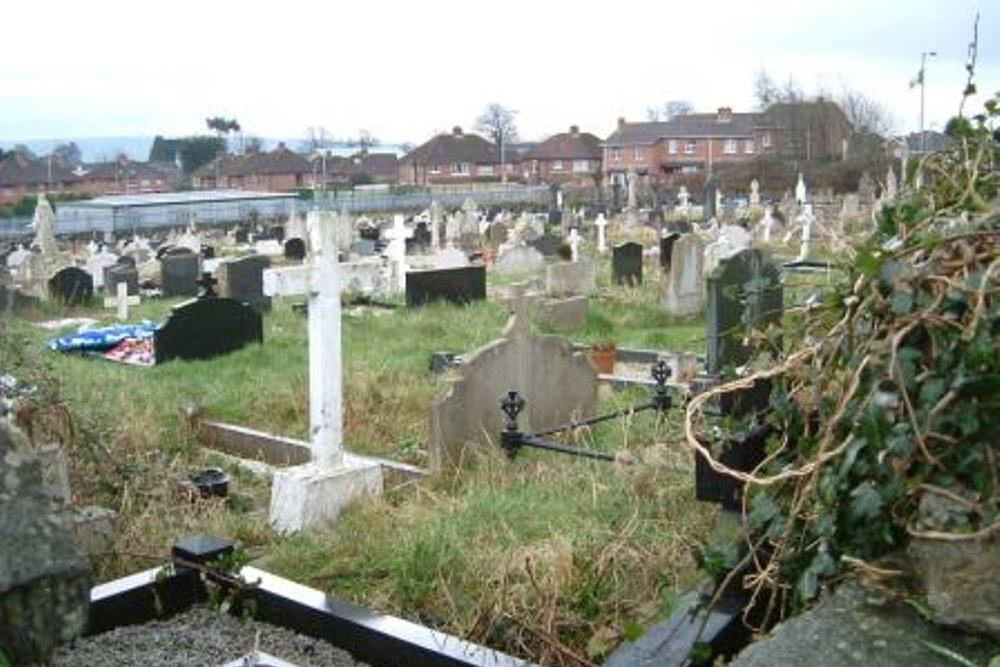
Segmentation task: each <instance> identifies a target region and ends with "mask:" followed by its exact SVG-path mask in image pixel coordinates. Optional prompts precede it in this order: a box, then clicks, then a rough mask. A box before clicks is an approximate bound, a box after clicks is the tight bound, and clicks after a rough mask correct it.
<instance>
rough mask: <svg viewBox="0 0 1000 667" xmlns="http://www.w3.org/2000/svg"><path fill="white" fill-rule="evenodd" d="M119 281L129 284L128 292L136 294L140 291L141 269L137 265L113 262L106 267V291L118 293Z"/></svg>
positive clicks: (107, 292) (131, 294) (132, 294)
mask: <svg viewBox="0 0 1000 667" xmlns="http://www.w3.org/2000/svg"><path fill="white" fill-rule="evenodd" d="M118 283H125V284H126V285H127V286H128V288H127V289H128V294H129V295H130V296H135V295H137V294H138V293H139V271H138V270H137V269H136V268H135V266H129V265H128V264H112V265H111V266H106V267H104V293H105V294H117V293H118Z"/></svg>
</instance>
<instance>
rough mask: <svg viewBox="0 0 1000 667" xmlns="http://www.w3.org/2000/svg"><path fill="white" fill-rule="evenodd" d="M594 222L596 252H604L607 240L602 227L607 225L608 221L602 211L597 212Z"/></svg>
mask: <svg viewBox="0 0 1000 667" xmlns="http://www.w3.org/2000/svg"><path fill="white" fill-rule="evenodd" d="M594 224H595V225H596V226H597V252H599V253H601V254H604V253H605V252H607V250H608V242H607V237H606V236H605V233H606V232H605V229H604V228H605V227H607V226H608V221H607V219H606V218H605V217H604V214H603V213H598V214H597V220H595V221H594Z"/></svg>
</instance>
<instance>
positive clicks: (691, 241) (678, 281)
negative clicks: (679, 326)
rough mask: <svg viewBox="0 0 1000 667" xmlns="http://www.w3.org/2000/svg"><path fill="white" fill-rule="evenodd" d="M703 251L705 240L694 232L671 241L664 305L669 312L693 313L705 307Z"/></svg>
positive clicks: (679, 314)
mask: <svg viewBox="0 0 1000 667" xmlns="http://www.w3.org/2000/svg"><path fill="white" fill-rule="evenodd" d="M704 252H705V245H704V242H703V241H702V240H701V238H700V237H699V236H698V235H697V234H684V235H683V236H681V237H679V238H678V239H677V240H676V241H674V244H673V247H672V248H671V249H670V254H671V257H670V277H669V279H668V280H667V290H666V294H665V298H664V304H663V305H664V308H665V310H666V311H667V312H668V313H670V314H671V315H678V316H687V315H695V314H697V313H700V312H701V310H702V308H704V307H705V283H704V282H703V280H702V262H703V261H704Z"/></svg>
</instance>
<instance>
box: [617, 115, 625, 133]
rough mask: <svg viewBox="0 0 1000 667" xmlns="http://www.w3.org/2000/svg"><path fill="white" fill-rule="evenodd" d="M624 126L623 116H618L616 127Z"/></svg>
mask: <svg viewBox="0 0 1000 667" xmlns="http://www.w3.org/2000/svg"><path fill="white" fill-rule="evenodd" d="M623 127H625V116H618V129H619V130H620V129H622V128H623Z"/></svg>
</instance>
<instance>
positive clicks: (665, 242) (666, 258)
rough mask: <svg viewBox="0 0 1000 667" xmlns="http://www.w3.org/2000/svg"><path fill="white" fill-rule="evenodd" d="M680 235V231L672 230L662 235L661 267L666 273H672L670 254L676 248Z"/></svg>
mask: <svg viewBox="0 0 1000 667" xmlns="http://www.w3.org/2000/svg"><path fill="white" fill-rule="evenodd" d="M680 237H681V235H680V234H679V233H678V232H670V233H668V234H665V235H663V236H662V237H660V268H661V269H663V271H664V272H665V273H670V254H671V253H672V252H673V250H674V243H676V242H677V239H679V238H680Z"/></svg>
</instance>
